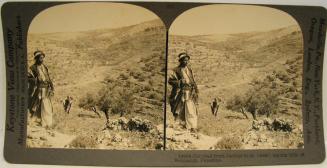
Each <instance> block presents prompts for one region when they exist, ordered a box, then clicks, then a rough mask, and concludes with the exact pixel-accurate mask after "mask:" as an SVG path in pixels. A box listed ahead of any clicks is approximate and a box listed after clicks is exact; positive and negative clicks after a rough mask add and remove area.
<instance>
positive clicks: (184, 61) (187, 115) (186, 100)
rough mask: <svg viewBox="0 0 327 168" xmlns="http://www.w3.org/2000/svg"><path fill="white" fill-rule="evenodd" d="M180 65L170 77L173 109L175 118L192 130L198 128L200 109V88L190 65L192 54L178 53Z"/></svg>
mask: <svg viewBox="0 0 327 168" xmlns="http://www.w3.org/2000/svg"><path fill="white" fill-rule="evenodd" d="M178 60H179V66H178V67H176V68H174V69H173V72H172V74H171V75H170V77H169V79H168V83H169V84H170V85H171V86H172V91H171V94H170V97H169V102H170V107H171V111H172V113H173V115H174V117H175V120H177V119H178V120H179V121H181V122H182V125H183V126H184V127H186V128H187V129H190V131H191V132H195V131H196V129H197V120H198V109H197V106H196V104H197V103H198V93H199V91H198V88H197V85H196V83H195V80H194V76H193V72H192V69H191V68H190V66H189V65H188V63H189V60H190V56H189V55H188V54H187V53H180V54H179V55H178Z"/></svg>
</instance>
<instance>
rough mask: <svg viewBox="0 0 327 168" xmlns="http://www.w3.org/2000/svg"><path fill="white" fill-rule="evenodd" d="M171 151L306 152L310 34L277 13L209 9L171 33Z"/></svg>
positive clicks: (189, 15)
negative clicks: (304, 85) (304, 99)
mask: <svg viewBox="0 0 327 168" xmlns="http://www.w3.org/2000/svg"><path fill="white" fill-rule="evenodd" d="M168 40H169V41H168V58H167V59H168V61H167V62H168V73H167V92H166V93H167V95H166V96H167V101H166V103H167V104H166V107H167V108H166V149H167V150H253V149H303V148H304V146H305V145H304V139H303V124H302V122H303V118H302V80H303V79H302V73H303V36H302V32H301V28H300V26H299V25H298V23H297V21H296V20H295V19H294V18H293V17H292V16H291V15H289V14H287V13H286V12H283V11H281V10H278V9H274V8H270V7H264V6H253V5H223V4H215V5H206V6H201V7H195V8H192V9H190V10H187V11H185V12H184V13H182V14H181V15H179V16H178V17H177V18H176V19H175V21H174V22H173V23H172V24H171V26H170V28H169V36H168Z"/></svg>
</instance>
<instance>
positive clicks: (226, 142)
mask: <svg viewBox="0 0 327 168" xmlns="http://www.w3.org/2000/svg"><path fill="white" fill-rule="evenodd" d="M241 147H242V142H241V140H240V139H239V138H237V137H234V136H228V137H223V138H222V139H221V140H220V141H219V142H218V143H217V144H216V145H215V149H221V150H223V149H227V150H233V149H241Z"/></svg>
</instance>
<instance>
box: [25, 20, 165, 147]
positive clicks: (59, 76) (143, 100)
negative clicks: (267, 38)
mask: <svg viewBox="0 0 327 168" xmlns="http://www.w3.org/2000/svg"><path fill="white" fill-rule="evenodd" d="M165 44H166V30H165V27H164V25H163V23H162V22H161V21H160V20H152V21H148V22H144V23H140V24H137V25H131V26H128V27H122V28H117V29H99V30H90V31H83V32H71V33H70V32H63V33H61V32H58V33H47V34H29V36H28V62H29V66H30V65H32V64H33V52H34V51H35V50H42V51H43V52H44V53H45V54H46V58H45V64H46V65H47V66H48V69H49V72H50V76H51V77H52V79H53V82H54V87H55V95H54V97H53V99H52V102H53V106H54V116H55V123H56V124H55V130H56V131H57V132H59V133H64V134H68V135H74V136H76V137H80V136H83V137H84V136H88V135H92V134H94V133H95V132H97V131H101V130H102V129H103V128H104V125H105V123H106V121H105V119H104V118H105V117H104V114H102V112H101V106H102V104H101V103H103V102H99V99H101V98H103V97H105V96H106V94H107V95H115V96H114V97H115V98H117V99H115V100H112V102H111V103H113V104H115V105H116V107H117V106H120V107H122V108H120V109H123V108H127V107H129V109H127V110H128V112H129V113H128V114H124V117H126V118H127V119H130V118H132V117H135V116H137V117H140V119H142V120H143V119H144V120H145V119H146V120H148V121H150V122H151V124H153V125H157V124H161V123H163V98H164V81H165V76H164V75H165V69H164V68H165V48H166V46H165ZM112 88H115V89H113V90H111V89H112ZM121 93H124V94H121ZM125 93H126V94H125ZM127 94H128V95H129V99H128V100H130V101H129V102H124V101H123V100H125V97H124V95H127ZM68 95H69V96H72V97H73V99H74V100H73V106H72V109H71V112H70V114H69V115H68V114H65V113H64V111H63V107H62V100H63V99H64V98H66V96H68ZM111 97H112V96H111ZM85 100H90V101H87V103H89V104H88V107H89V106H96V108H97V111H98V112H99V113H100V115H101V116H102V117H101V118H98V116H97V115H96V114H95V113H94V112H93V111H92V110H91V109H89V108H84V107H87V106H81V103H82V102H85ZM131 104H133V106H131ZM127 105H128V106H127ZM116 110H117V109H116ZM124 110H126V109H124ZM109 112H110V118H111V119H114V118H117V117H119V114H116V113H117V111H115V112H113V110H111V109H109ZM118 113H119V112H118ZM128 136H129V135H128V133H126V136H125V137H123V138H128ZM134 139H137V138H136V137H134ZM150 140H151V141H153V142H157V141H160V140H159V139H155V138H154V137H153V138H152V139H150ZM151 144H152V143H151ZM154 144H155V143H154ZM34 146H35V145H34ZM134 148H135V149H144V148H151V147H150V146H147V147H145V146H142V144H134Z"/></svg>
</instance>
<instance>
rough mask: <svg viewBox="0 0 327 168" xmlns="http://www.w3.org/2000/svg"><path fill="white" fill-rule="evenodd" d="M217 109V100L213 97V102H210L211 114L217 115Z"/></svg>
mask: <svg viewBox="0 0 327 168" xmlns="http://www.w3.org/2000/svg"><path fill="white" fill-rule="evenodd" d="M218 109H219V104H218V100H217V98H214V99H213V102H212V104H211V112H212V115H214V116H216V117H217V114H218Z"/></svg>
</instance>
